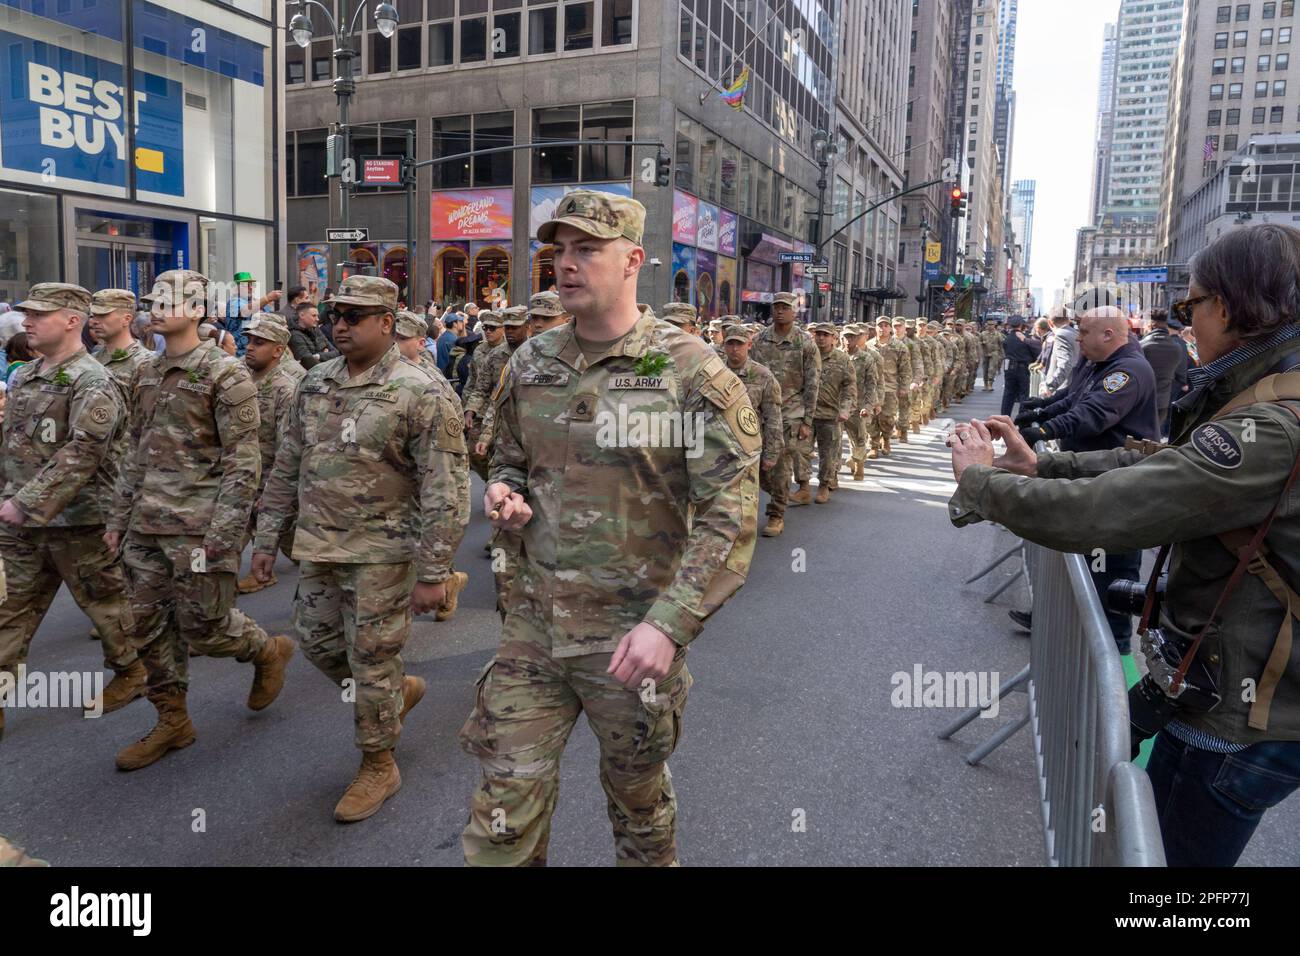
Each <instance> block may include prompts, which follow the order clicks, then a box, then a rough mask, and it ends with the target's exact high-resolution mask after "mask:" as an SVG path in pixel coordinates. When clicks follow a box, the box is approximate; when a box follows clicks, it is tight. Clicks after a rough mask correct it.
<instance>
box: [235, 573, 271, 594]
mask: <svg viewBox="0 0 1300 956" xmlns="http://www.w3.org/2000/svg"><path fill="white" fill-rule="evenodd" d="M272 584H275V572H274V571H272V572H271V580H269V581H267V582H266V583H265V584H263V583H262V582H261V581H259V580H257V575H256V574H254V573H253V572H252V571H249V572H248V573H247V574H246V575H244V576H243V577H242V578H240V579H239V584H237V585H236V587H237V588H238V590H239V593H240V594H256V593H257V592H258V591H263V590H265V589H266V588H269V587H270V586H271V585H272Z"/></svg>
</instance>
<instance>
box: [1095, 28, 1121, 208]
mask: <svg viewBox="0 0 1300 956" xmlns="http://www.w3.org/2000/svg"><path fill="white" fill-rule="evenodd" d="M1115 42H1116V27H1115V24H1113V23H1108V24H1106V31H1105V36H1104V38H1103V39H1102V46H1101V79H1100V80H1099V82H1098V84H1097V146H1096V150H1095V151H1094V154H1093V163H1092V203H1091V205H1090V206H1089V207H1088V221H1089V222H1096V221H1097V214H1098V213H1099V212H1101V208H1102V206H1103V205H1104V204H1105V201H1106V191H1107V189H1108V188H1109V186H1110V150H1111V138H1112V137H1113V136H1114V134H1115Z"/></svg>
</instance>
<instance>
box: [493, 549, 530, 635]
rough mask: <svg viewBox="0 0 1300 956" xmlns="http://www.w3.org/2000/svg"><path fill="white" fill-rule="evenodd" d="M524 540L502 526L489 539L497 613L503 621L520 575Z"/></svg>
mask: <svg viewBox="0 0 1300 956" xmlns="http://www.w3.org/2000/svg"><path fill="white" fill-rule="evenodd" d="M522 541H523V539H522V538H520V537H519V535H518V534H516V533H514V532H513V531H505V530H503V529H501V528H494V529H493V530H492V537H491V538H490V539H488V547H489V548H491V549H492V578H493V580H494V581H495V582H496V588H497V613H498V614H500V615H501V620H502V621H503V622H504V621H505V619H506V611H507V610H508V608H509V607H510V602H509V598H510V592H511V590H512V589H513V588H514V586H515V578H516V577H518V576H519V547H520V545H521V544H522Z"/></svg>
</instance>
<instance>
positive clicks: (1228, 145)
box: [1223, 133, 1237, 153]
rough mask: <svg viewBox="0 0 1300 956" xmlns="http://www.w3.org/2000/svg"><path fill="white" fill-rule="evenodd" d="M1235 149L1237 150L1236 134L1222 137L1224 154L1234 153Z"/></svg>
mask: <svg viewBox="0 0 1300 956" xmlns="http://www.w3.org/2000/svg"><path fill="white" fill-rule="evenodd" d="M1236 149H1237V134H1236V133H1229V134H1228V135H1227V136H1225V137H1223V151H1224V152H1225V153H1232V152H1235V151H1236Z"/></svg>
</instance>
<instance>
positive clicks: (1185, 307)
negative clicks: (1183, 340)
mask: <svg viewBox="0 0 1300 956" xmlns="http://www.w3.org/2000/svg"><path fill="white" fill-rule="evenodd" d="M1213 298H1214V296H1213V294H1211V295H1194V296H1192V297H1191V298H1190V299H1183V300H1181V301H1179V302H1175V303H1174V304H1173V305H1171V306H1170V307H1169V309H1170V311H1171V312H1173V313H1174V315H1175V316H1177V318H1178V321H1180V322H1184V323H1187V322H1191V321H1192V310H1193V309H1195V308H1196V307H1197V306H1198V305H1200V304H1201V303H1202V302H1204V301H1206V300H1207V299H1213Z"/></svg>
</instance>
